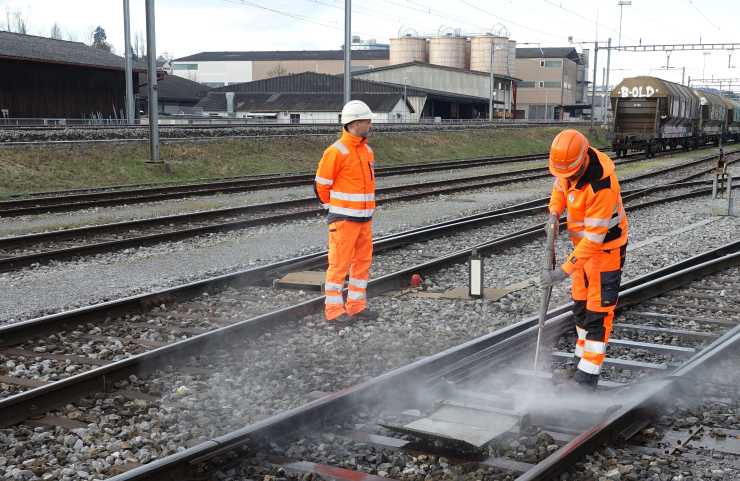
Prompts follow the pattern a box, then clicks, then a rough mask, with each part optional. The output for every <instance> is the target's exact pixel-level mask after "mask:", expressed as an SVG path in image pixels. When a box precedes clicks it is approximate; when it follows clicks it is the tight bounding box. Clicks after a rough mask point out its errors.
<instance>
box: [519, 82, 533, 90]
mask: <svg viewBox="0 0 740 481" xmlns="http://www.w3.org/2000/svg"><path fill="white" fill-rule="evenodd" d="M516 86H517V88H520V89H533V88H534V82H519V83H518V84H516Z"/></svg>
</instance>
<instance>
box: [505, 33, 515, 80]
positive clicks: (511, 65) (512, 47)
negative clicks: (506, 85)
mask: <svg viewBox="0 0 740 481" xmlns="http://www.w3.org/2000/svg"><path fill="white" fill-rule="evenodd" d="M507 75H508V76H509V77H516V40H509V73H508V74H507Z"/></svg>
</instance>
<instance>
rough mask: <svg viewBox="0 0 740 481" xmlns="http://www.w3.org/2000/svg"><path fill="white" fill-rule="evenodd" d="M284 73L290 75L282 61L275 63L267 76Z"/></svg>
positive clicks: (277, 75) (280, 75)
mask: <svg viewBox="0 0 740 481" xmlns="http://www.w3.org/2000/svg"><path fill="white" fill-rule="evenodd" d="M283 75H288V69H286V68H285V67H283V63H282V62H278V64H277V65H275V66H274V67H273V68H272V69H270V70H268V71H267V76H268V77H270V78H272V77H282V76H283Z"/></svg>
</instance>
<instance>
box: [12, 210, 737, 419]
mask: <svg viewBox="0 0 740 481" xmlns="http://www.w3.org/2000/svg"><path fill="white" fill-rule="evenodd" d="M636 208H639V205H638V206H628V207H626V209H628V210H631V209H636ZM562 221H563V220H562V219H561V222H562ZM455 228H456V229H457V230H459V229H458V228H457V227H455ZM421 232H423V231H421ZM541 235H543V230H542V228H541V227H540V226H539V225H537V226H533V227H531V228H528V229H524V230H522V231H519V232H517V233H514V234H512V235H510V236H507V237H505V238H499V239H494V240H493V241H490V242H486V243H482V244H479V245H478V246H476V247H477V250H478V252H479V253H481V254H489V255H490V254H491V253H494V252H496V251H498V250H502V249H508V248H511V247H513V246H517V245H520V244H523V243H527V242H530V241H531V240H532V239H534V238H537V237H539V236H541ZM735 248H738V249H740V241H737V242H736V243H734V244H728V245H726V246H723V247H722V248H720V249H724V250H723V251H722V252H728V251H732V250H733V249H735ZM715 251H716V250H715ZM469 252H470V249H469V248H466V249H463V250H459V251H457V252H453V253H451V254H447V255H444V256H441V257H438V258H435V259H433V260H430V261H428V262H425V263H423V264H420V265H416V266H412V267H408V268H406V269H402V270H400V271H396V272H393V273H390V274H387V275H385V276H382V277H380V278H377V279H373V280H371V281H370V282H369V283H368V288H367V293H368V295H369V296H377V295H379V294H381V293H383V292H386V291H389V290H393V289H397V288H399V287H402V286H405V285H406V284H407V282H408V280H409V279H410V277H411V275H412V274H416V273H418V274H422V275H425V274H428V273H433V272H437V271H439V270H440V269H442V268H444V267H448V266H451V265H455V264H459V263H460V262H464V260H465V259H466V258H467V256H468V255H469ZM705 255H710V254H705ZM315 257H316V255H306V256H302V257H299V258H297V259H291V260H286V261H282V262H278V263H274V264H269V265H266V266H261V267H256V268H253V269H248V270H245V271H240V272H237V273H233V274H229V275H223V276H218V277H215V278H211V279H207V280H203V281H199V282H194V283H190V284H186V285H183V286H178V287H173V288H170V289H165V290H162V291H158V292H154V293H148V294H142V295H137V296H132V297H128V298H124V299H119V300H115V301H109V302H105V303H101V304H98V305H95V306H89V307H84V308H81V309H76V310H73V311H67V312H63V313H59V314H52V315H49V316H44V317H41V318H37V319H33V320H29V321H25V322H19V323H15V324H10V325H7V326H3V327H0V341H2V343H1V344H2V345H4V346H11V345H14V344H18V343H20V342H23V341H25V340H27V339H30V338H33V337H36V336H39V335H44V334H48V333H53V332H57V331H59V330H68V329H69V328H70V326H76V325H78V324H86V323H99V322H102V321H103V320H105V319H106V318H109V317H110V318H117V317H123V316H125V315H127V314H131V313H134V312H140V311H142V310H144V311H146V310H148V308H149V307H150V306H158V305H160V304H162V303H165V304H170V303H174V302H179V301H181V300H186V299H188V298H192V297H194V296H197V295H201V294H202V293H203V292H208V293H215V292H218V291H221V290H224V289H225V288H227V287H241V286H249V285H264V282H265V275H266V274H267V273H268V272H269V271H271V270H275V269H279V268H283V267H287V266H290V265H295V264H296V263H300V262H305V261H307V260H309V259H313V258H315ZM689 262H691V260H687V261H684V262H683V263H678V264H676V265H677V266H683V265H687V264H688V263H689ZM659 272H667V270H666V269H663V270H661V271H659ZM626 285H627V284H626ZM323 303H324V298H323V297H318V298H315V299H312V300H309V301H306V302H303V303H301V304H298V305H296V306H292V307H289V308H284V309H281V310H278V311H274V312H270V313H267V314H264V315H260V316H257V317H254V318H251V319H248V320H245V321H242V322H239V323H236V324H232V325H230V326H226V327H223V328H220V329H217V330H213V331H209V332H207V333H203V334H199V335H196V336H194V337H191V338H189V339H187V340H183V341H180V342H177V343H173V344H169V345H167V346H164V347H161V348H157V349H154V350H151V351H148V352H146V353H144V354H140V355H136V356H132V357H131V358H128V359H126V360H123V361H118V362H115V363H112V364H110V365H107V366H103V367H100V368H97V369H94V370H91V371H88V372H85V373H83V374H80V375H76V376H72V377H70V378H67V379H66V380H63V381H58V382H55V383H52V384H50V385H47V386H43V387H40V388H36V389H32V390H30V391H27V392H24V393H21V394H18V395H15V396H12V397H9V398H6V399H4V400H1V401H0V426H7V425H12V424H16V423H18V422H22V421H23V420H24V419H25V418H26V416H27V414H28V407H29V406H30V405H32V404H33V405H35V406H36V407H37V408H38V409H39V411H40V412H44V411H48V410H50V409H53V408H55V407H56V406H59V405H62V404H66V403H68V402H71V401H73V400H75V399H77V398H79V397H80V396H85V395H88V394H90V393H94V392H100V390H101V389H103V386H104V384H105V382H106V381H112V382H114V383H115V382H117V381H119V380H124V379H126V378H128V376H130V375H131V374H135V375H136V376H138V377H145V376H147V375H149V374H152V373H154V372H155V371H156V370H157V369H161V368H162V367H163V366H165V365H168V364H173V359H175V360H177V359H181V360H186V359H188V358H189V357H190V356H192V353H193V352H194V351H196V350H197V351H209V350H210V349H222V348H224V347H225V346H228V345H232V344H233V343H236V342H239V341H240V340H242V339H244V338H245V337H247V336H252V335H257V334H260V333H262V332H264V331H265V330H267V329H270V328H273V327H275V326H277V325H282V324H285V323H288V322H290V321H297V320H299V319H301V318H303V317H305V316H307V315H310V314H313V313H315V312H318V311H320V310H321V309H322V308H323ZM555 314H557V312H556V311H551V312H550V313H548V316H550V317H551V316H552V315H555Z"/></svg>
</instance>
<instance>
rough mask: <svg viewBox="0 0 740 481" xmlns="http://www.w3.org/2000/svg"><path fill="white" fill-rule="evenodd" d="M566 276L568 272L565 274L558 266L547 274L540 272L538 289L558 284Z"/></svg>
mask: <svg viewBox="0 0 740 481" xmlns="http://www.w3.org/2000/svg"><path fill="white" fill-rule="evenodd" d="M567 278H568V274H566V273H565V271H564V270H563V269H562V268H561V267H558V268H557V269H555V270H554V271H548V272H547V274H542V275H541V276H540V283H539V287H540V289H546V288H548V287H552V286H554V285H555V284H560V283H561V282H563V281H564V280H565V279H567Z"/></svg>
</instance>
